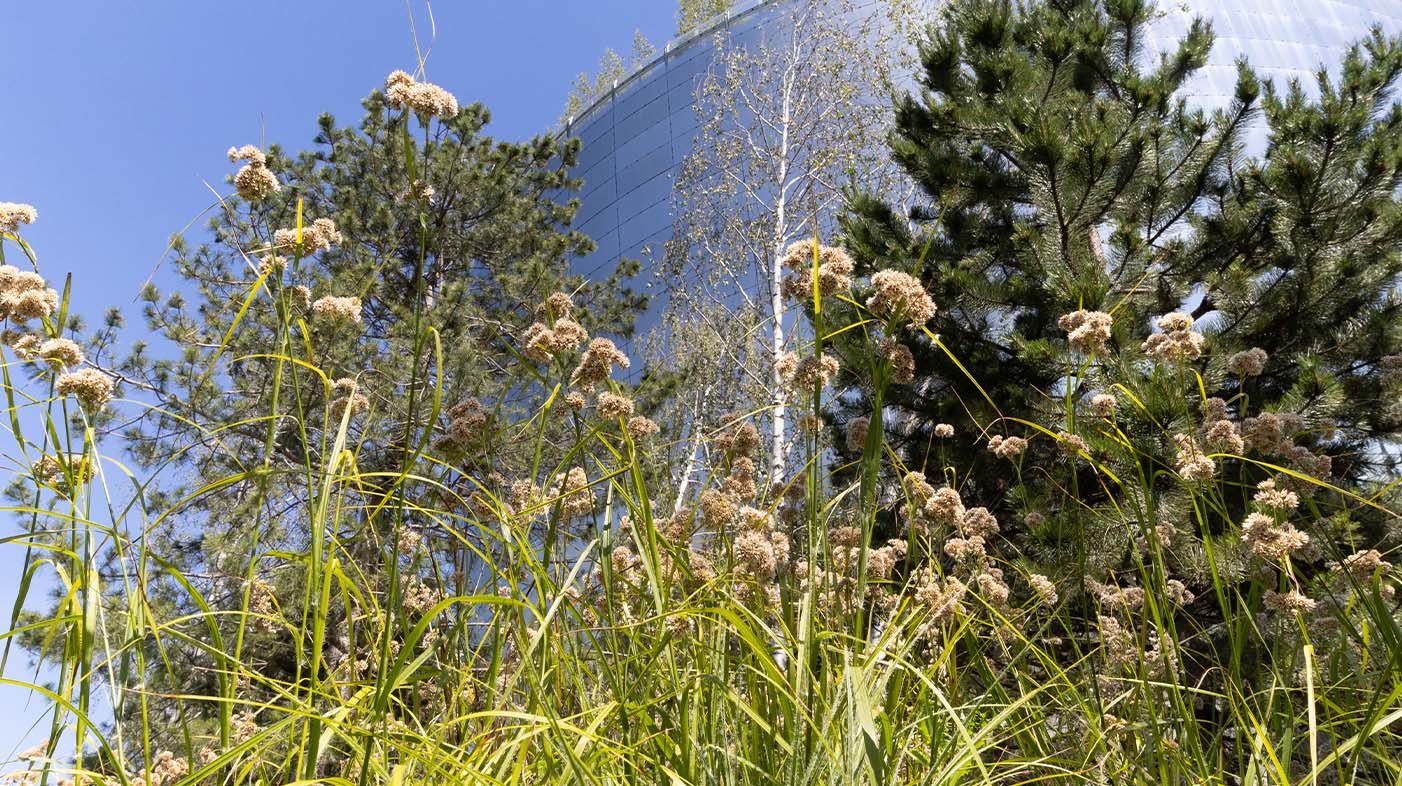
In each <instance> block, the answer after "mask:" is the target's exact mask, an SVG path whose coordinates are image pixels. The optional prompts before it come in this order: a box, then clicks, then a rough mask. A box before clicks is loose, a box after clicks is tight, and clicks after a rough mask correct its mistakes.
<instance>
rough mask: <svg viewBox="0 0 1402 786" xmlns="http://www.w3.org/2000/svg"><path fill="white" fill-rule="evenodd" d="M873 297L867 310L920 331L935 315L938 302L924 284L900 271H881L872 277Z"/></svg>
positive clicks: (868, 303)
mask: <svg viewBox="0 0 1402 786" xmlns="http://www.w3.org/2000/svg"><path fill="white" fill-rule="evenodd" d="M871 286H872V289H873V290H874V292H873V294H872V296H871V297H870V298H867V308H868V309H869V310H870V311H871V313H873V314H875V315H876V316H878V317H880V318H882V319H885V320H887V321H888V322H891V323H893V324H895V323H904V324H906V325H908V326H909V327H910V329H912V330H919V329H920V328H921V327H923V326H924V325H925V323H926V322H929V321H930V319H931V318H932V317H934V315H935V301H934V300H931V299H930V294H929V293H928V292H926V291H925V286H924V285H923V284H921V283H920V280H919V279H917V278H915V277H914V276H912V275H910V274H909V273H903V272H901V271H899V270H879V271H877V272H876V273H874V274H873V275H872V277H871Z"/></svg>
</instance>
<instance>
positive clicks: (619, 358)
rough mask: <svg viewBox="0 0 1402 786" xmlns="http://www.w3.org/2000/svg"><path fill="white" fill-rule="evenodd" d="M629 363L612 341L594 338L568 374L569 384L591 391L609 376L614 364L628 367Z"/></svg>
mask: <svg viewBox="0 0 1402 786" xmlns="http://www.w3.org/2000/svg"><path fill="white" fill-rule="evenodd" d="M629 364H630V362H629V360H628V356H627V355H625V354H623V352H622V351H620V350H619V349H618V347H616V346H614V343H613V342H612V341H610V340H608V339H606V338H596V339H594V340H593V341H590V342H589V348H588V349H586V350H585V351H584V356H583V357H581V358H580V359H579V366H578V367H576V368H575V370H574V373H573V374H571V375H570V384H571V385H577V386H579V387H580V388H581V389H583V390H585V391H591V390H593V389H594V386H595V385H597V384H599V383H600V382H603V381H604V380H606V379H608V378H609V375H610V374H612V373H613V367H614V366H618V367H619V368H628V366H629Z"/></svg>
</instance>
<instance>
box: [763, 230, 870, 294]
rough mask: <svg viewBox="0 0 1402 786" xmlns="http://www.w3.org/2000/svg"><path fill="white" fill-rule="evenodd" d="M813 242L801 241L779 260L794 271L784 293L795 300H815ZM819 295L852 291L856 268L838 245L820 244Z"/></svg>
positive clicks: (818, 247) (784, 284) (784, 286)
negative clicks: (853, 271)
mask: <svg viewBox="0 0 1402 786" xmlns="http://www.w3.org/2000/svg"><path fill="white" fill-rule="evenodd" d="M814 253H815V252H814V244H813V241H812V240H800V241H799V242H797V243H794V244H793V245H791V246H789V248H788V250H787V251H786V252H784V257H783V259H782V260H780V262H781V264H783V265H784V267H787V268H788V269H790V270H792V271H794V274H793V275H792V276H789V277H788V278H786V279H784V283H783V287H782V289H783V294H784V296H785V297H788V298H791V299H793V300H807V299H810V298H812V297H813V257H814ZM816 254H817V257H818V293H819V294H820V295H821V296H822V297H830V296H832V295H836V294H838V293H839V292H846V291H847V290H849V289H851V288H852V269H853V268H854V267H855V265H854V264H853V262H852V258H851V257H849V256H848V255H847V252H846V251H843V250H842V249H840V248H837V247H835V246H824V245H818V246H817V251H816Z"/></svg>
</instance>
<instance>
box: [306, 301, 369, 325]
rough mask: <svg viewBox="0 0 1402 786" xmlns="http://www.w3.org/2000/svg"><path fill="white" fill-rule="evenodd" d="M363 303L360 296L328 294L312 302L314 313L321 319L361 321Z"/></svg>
mask: <svg viewBox="0 0 1402 786" xmlns="http://www.w3.org/2000/svg"><path fill="white" fill-rule="evenodd" d="M360 310H361V303H360V298H358V297H337V296H333V295H327V296H326V297H322V298H317V299H316V302H314V303H312V315H313V316H316V317H318V318H321V319H329V320H344V321H346V322H359V321H360Z"/></svg>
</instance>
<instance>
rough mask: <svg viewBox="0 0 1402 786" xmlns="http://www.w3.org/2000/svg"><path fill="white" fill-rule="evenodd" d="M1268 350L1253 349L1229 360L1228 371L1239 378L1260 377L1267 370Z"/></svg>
mask: <svg viewBox="0 0 1402 786" xmlns="http://www.w3.org/2000/svg"><path fill="white" fill-rule="evenodd" d="M1267 359H1268V356H1267V355H1266V350H1264V349H1261V348H1260V347H1253V348H1251V349H1248V350H1246V351H1245V352H1238V353H1236V354H1235V355H1232V356H1231V357H1229V358H1227V370H1228V371H1230V372H1232V373H1233V374H1236V375H1237V376H1239V377H1255V376H1260V374H1261V372H1262V371H1265V370H1266V360H1267Z"/></svg>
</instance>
